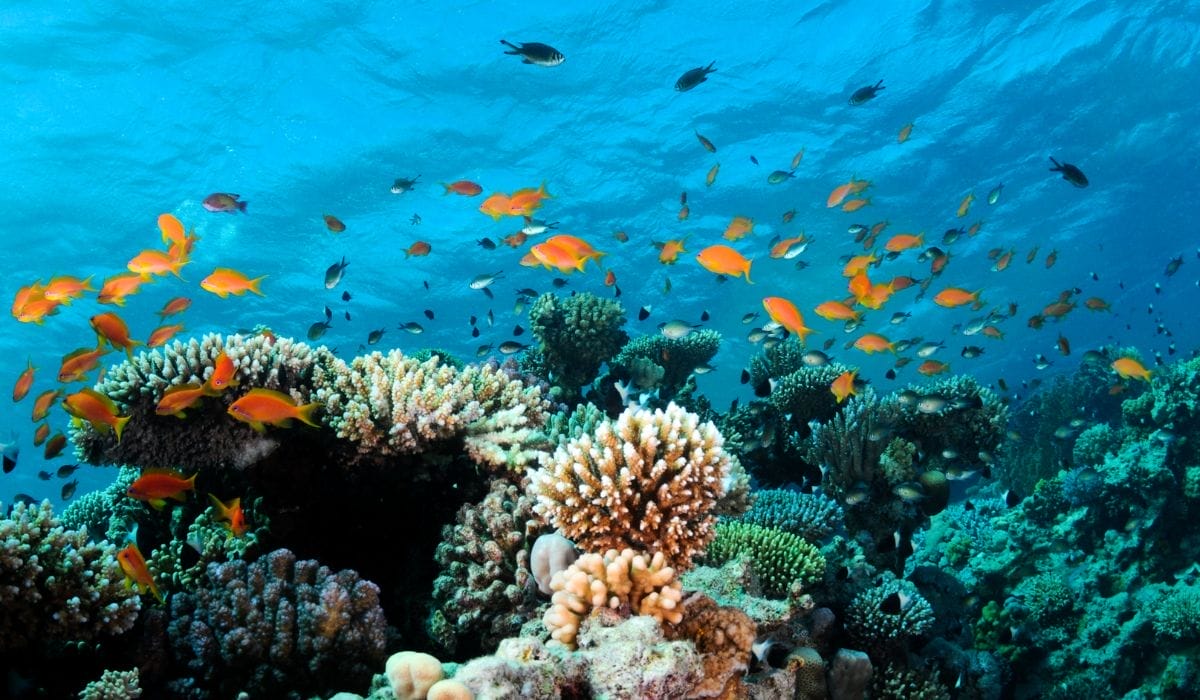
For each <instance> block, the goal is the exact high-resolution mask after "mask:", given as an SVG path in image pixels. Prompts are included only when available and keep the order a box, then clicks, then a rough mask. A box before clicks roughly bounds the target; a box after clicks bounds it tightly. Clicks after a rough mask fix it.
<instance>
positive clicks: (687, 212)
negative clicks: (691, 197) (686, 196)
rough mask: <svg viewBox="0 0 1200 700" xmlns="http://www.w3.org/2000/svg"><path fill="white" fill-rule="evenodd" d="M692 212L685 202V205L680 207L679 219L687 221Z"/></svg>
mask: <svg viewBox="0 0 1200 700" xmlns="http://www.w3.org/2000/svg"><path fill="white" fill-rule="evenodd" d="M691 213H692V210H691V209H689V208H688V205H686V204H684V205H683V206H681V207H679V216H678V219H679V220H680V221H687V218H688V216H690V215H691Z"/></svg>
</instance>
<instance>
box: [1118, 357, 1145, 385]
mask: <svg viewBox="0 0 1200 700" xmlns="http://www.w3.org/2000/svg"><path fill="white" fill-rule="evenodd" d="M1111 367H1112V368H1113V371H1114V372H1116V373H1117V374H1118V375H1120V376H1121V378H1122V379H1140V380H1141V381H1143V382H1148V381H1150V375H1151V374H1153V372H1151V371H1150V370H1148V369H1146V367H1145V365H1143V364H1142V363H1141V362H1138V361H1137V360H1135V359H1134V358H1132V357H1119V358H1117V359H1116V360H1113V363H1112V365H1111Z"/></svg>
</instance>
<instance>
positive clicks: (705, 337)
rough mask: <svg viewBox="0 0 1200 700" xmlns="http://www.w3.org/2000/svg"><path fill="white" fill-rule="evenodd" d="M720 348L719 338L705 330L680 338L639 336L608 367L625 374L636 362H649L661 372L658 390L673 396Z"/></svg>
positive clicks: (716, 334)
mask: <svg viewBox="0 0 1200 700" xmlns="http://www.w3.org/2000/svg"><path fill="white" fill-rule="evenodd" d="M720 347H721V334H720V333H718V332H717V331H714V330H712V329H709V328H705V329H702V330H698V331H694V332H692V333H688V334H687V335H685V336H683V337H682V338H668V337H666V336H665V335H660V334H656V335H642V336H638V337H637V338H634V339H633V340H630V341H629V342H628V343H626V344H625V347H623V348H621V352H620V353H618V354H617V356H616V357H615V358H614V359H613V361H612V362H611V363H610V364H613V365H616V366H618V367H621V368H622V369H623V370H624V371H625V372H626V373H627V374H628V373H630V372H631V368H632V367H633V366H634V365H635V364H636V361H637V360H638V359H646V360H650V361H651V362H653V363H654V364H656V365H658V366H659V367H662V368H663V377H662V390H663V391H664V392H665V393H667V394H674V393H675V392H676V391H679V390H680V389H681V388H682V387H683V384H684V382H685V381H687V378H688V376H689V375H690V374H691V373H692V371H693V370H695V369H696V368H697V367H699V366H701V365H705V364H708V363H709V361H710V360H712V358H713V356H714V355H716V354H717V350H719V349H720Z"/></svg>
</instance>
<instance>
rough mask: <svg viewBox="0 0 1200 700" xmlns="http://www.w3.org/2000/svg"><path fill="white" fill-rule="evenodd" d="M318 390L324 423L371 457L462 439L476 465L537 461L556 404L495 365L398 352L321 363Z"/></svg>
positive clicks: (315, 375)
mask: <svg viewBox="0 0 1200 700" xmlns="http://www.w3.org/2000/svg"><path fill="white" fill-rule="evenodd" d="M313 387H314V391H313V396H314V397H315V398H316V399H317V400H318V401H321V402H322V403H323V404H324V407H325V412H324V416H323V420H324V422H325V423H326V424H327V425H329V426H330V427H331V428H333V430H334V431H335V432H336V433H337V436H338V437H339V438H342V439H346V440H350V441H351V442H353V443H355V444H356V445H357V450H358V455H359V457H360V458H369V459H378V458H380V457H382V456H386V455H396V454H411V453H416V452H420V451H423V450H425V449H427V448H428V447H429V445H430V444H431V443H433V442H436V441H445V440H450V439H454V438H461V439H463V440H464V443H465V446H466V450H467V453H468V455H469V456H470V457H471V458H472V459H473V460H475V461H476V462H477V463H480V464H483V465H485V466H488V467H491V468H506V467H508V468H522V467H524V466H526V465H528V464H530V463H531V462H533V461H534V460H535V459H536V458H537V455H538V451H537V449H536V447H537V446H538V445H540V442H541V441H540V440H538V438H539V436H538V434H537V432H536V431H537V430H538V429H539V428H541V427H542V426H543V425H545V423H546V420H547V418H548V410H549V408H550V404H549V402H548V401H546V400H545V399H544V398H543V397H542V391H541V388H540V387H539V386H536V385H530V384H527V383H526V382H525V381H524V380H522V379H521V378H520V377H518V376H517V375H516V374H515V372H513V371H511V370H510V369H507V368H505V367H501V366H500V365H497V364H495V363H494V362H493V363H488V364H483V365H469V366H467V367H466V368H465V369H463V370H458V369H455V368H454V367H453V366H451V365H446V364H443V363H442V362H441V360H440V358H439V357H438V356H434V357H431V358H430V359H428V360H426V361H425V362H419V361H417V360H416V359H414V358H411V357H406V356H405V355H404V354H403V353H401V352H400V351H399V350H392V351H391V352H389V353H388V354H387V355H383V354H381V353H379V352H374V353H371V354H370V355H364V356H360V357H356V358H354V360H353V361H351V362H350V363H349V364H347V363H345V362H343V361H342V360H336V361H335V362H333V363H332V364H331V365H329V366H328V367H318V368H317V370H316V371H315V372H314V373H313Z"/></svg>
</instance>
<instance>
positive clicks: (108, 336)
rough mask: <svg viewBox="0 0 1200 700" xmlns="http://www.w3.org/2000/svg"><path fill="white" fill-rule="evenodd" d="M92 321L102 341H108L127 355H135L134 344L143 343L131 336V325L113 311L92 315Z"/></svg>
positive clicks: (93, 327) (97, 336)
mask: <svg viewBox="0 0 1200 700" xmlns="http://www.w3.org/2000/svg"><path fill="white" fill-rule="evenodd" d="M90 323H91V325H92V330H94V331H96V338H97V340H99V341H100V342H101V343H103V342H104V341H108V343H109V344H110V345H112V346H113V347H114V348H116V349H118V350H124V351H125V354H126V355H129V356H130V357H133V346H135V345H141V344H142V343H141V341H138V340H134V339H133V338H131V337H129V326H127V325H125V321H123V320H121V317H120V316H118V315H116V314H115V313H112V312H111V311H108V312H105V313H102V314H96V315H95V316H92V318H91V320H90Z"/></svg>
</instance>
